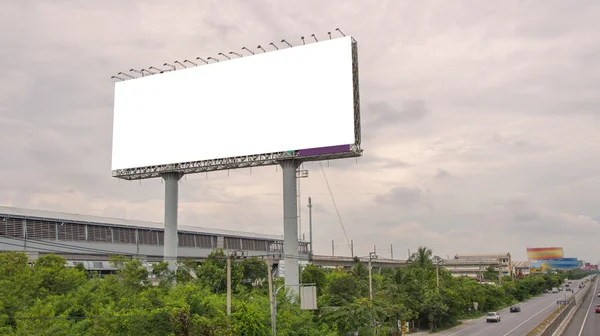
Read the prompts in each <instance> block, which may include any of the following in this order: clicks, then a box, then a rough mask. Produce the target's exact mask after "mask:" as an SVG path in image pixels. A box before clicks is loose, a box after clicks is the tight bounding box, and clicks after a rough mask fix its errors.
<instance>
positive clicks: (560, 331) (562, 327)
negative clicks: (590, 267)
mask: <svg viewBox="0 0 600 336" xmlns="http://www.w3.org/2000/svg"><path fill="white" fill-rule="evenodd" d="M595 281H596V277H595V276H594V277H593V278H592V281H590V283H589V286H586V291H585V293H584V294H583V295H582V296H581V299H580V300H579V303H578V304H577V306H576V307H575V309H573V311H572V314H570V315H568V316H567V317H566V318H565V320H564V321H563V322H562V323H561V324H560V325H559V326H558V329H557V330H556V332H555V333H554V335H555V336H562V335H563V334H564V333H565V331H566V330H567V328H568V327H569V325H570V324H571V321H572V320H573V317H574V316H575V314H577V312H578V311H579V309H581V306H582V305H583V303H584V302H585V299H586V298H587V296H588V295H589V294H590V292H591V290H592V284H593V283H595ZM592 295H593V293H592Z"/></svg>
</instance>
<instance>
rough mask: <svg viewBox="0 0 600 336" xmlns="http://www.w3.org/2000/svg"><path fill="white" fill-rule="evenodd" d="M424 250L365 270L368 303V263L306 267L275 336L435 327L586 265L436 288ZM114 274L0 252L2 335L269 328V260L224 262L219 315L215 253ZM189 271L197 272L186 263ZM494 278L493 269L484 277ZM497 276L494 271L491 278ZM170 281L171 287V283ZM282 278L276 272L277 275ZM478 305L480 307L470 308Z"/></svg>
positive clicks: (131, 265) (122, 267)
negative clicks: (311, 289)
mask: <svg viewBox="0 0 600 336" xmlns="http://www.w3.org/2000/svg"><path fill="white" fill-rule="evenodd" d="M431 255H432V254H431V251H430V250H428V249H426V248H420V249H419V251H418V252H417V254H416V255H415V257H414V260H412V261H411V265H410V266H409V267H405V268H399V269H373V292H374V297H373V300H369V281H368V269H367V267H366V266H365V265H363V264H359V263H357V264H356V265H355V266H354V267H353V268H352V269H350V270H343V269H324V268H320V267H316V266H307V267H305V268H303V271H302V281H303V283H315V284H317V286H318V304H319V310H317V311H302V310H300V308H299V305H298V304H297V303H294V302H293V301H291V300H290V299H288V297H287V296H286V295H284V294H283V293H284V290H282V291H280V293H279V295H278V298H277V300H278V301H277V302H278V309H277V316H278V317H277V331H278V333H277V334H278V335H315V336H316V335H319V336H321V335H346V334H347V333H348V332H353V331H358V332H359V335H391V334H393V333H398V330H397V329H398V325H397V322H398V321H399V320H401V321H412V323H413V324H414V325H415V326H416V327H418V328H421V329H432V330H435V329H438V330H439V329H442V328H447V327H450V326H453V325H456V324H458V323H459V320H460V319H463V318H470V317H475V316H479V315H480V314H481V312H487V311H493V310H496V309H498V308H500V307H503V306H506V305H509V304H511V303H513V302H516V301H520V300H524V299H526V298H528V297H530V296H533V295H537V294H540V293H541V292H542V290H543V289H547V288H552V287H557V286H558V285H559V284H560V283H561V282H562V281H563V279H564V278H565V277H568V278H570V279H578V278H581V277H583V276H585V275H587V273H586V272H582V271H570V272H566V273H558V274H553V275H537V276H527V277H524V278H522V279H520V280H513V279H512V278H510V277H505V278H503V279H502V286H497V285H493V284H479V283H478V282H477V281H475V280H473V279H469V278H462V277H461V278H456V277H452V276H451V275H450V273H448V272H447V271H445V270H443V269H442V268H440V270H439V277H440V287H439V288H438V287H437V286H436V272H435V266H434V265H433V264H432V261H431ZM112 262H113V264H114V265H116V266H118V267H119V270H118V272H117V274H114V275H109V276H106V277H104V278H99V277H97V276H93V275H90V274H88V273H86V271H85V270H83V269H82V268H78V267H76V268H68V267H66V266H65V260H64V259H63V258H61V257H59V256H55V255H46V256H43V257H41V258H39V259H38V260H36V261H35V263H34V264H33V266H31V265H28V262H27V257H26V255H25V254H23V253H18V252H10V253H9V252H7V253H0V334H1V335H59V336H60V335H134V336H135V335H144V336H151V335H219V336H227V335H248V336H253V335H270V334H271V328H270V306H269V299H268V285H267V281H266V278H267V267H266V265H265V263H264V262H263V261H262V260H258V259H241V260H236V261H234V262H233V265H232V289H233V299H232V314H231V316H227V314H226V269H225V267H226V260H225V256H224V254H223V252H222V251H218V252H215V253H213V254H212V255H211V256H210V257H209V258H208V259H207V260H206V261H204V262H203V263H202V265H200V266H197V265H196V264H195V263H190V262H185V263H182V264H181V266H182V267H180V271H178V272H177V274H172V273H171V272H170V271H169V270H168V268H167V265H166V264H165V263H159V264H157V265H155V266H154V268H153V271H152V273H153V274H152V276H153V280H155V281H153V283H152V282H151V281H150V280H149V271H148V270H147V269H146V268H145V267H144V266H143V264H142V263H141V262H140V261H139V260H125V259H124V258H122V257H121V258H114V259H113V260H112ZM186 268H187V269H193V270H194V271H195V274H196V275H197V278H194V277H192V276H191V275H190V273H189V272H187V271H185V270H184V269H186ZM487 276H488V277H489V278H492V280H497V279H493V277H494V275H493V274H492V272H490V274H487ZM496 277H497V275H496ZM174 278H176V279H177V283H176V285H174V286H172V280H173V279H174ZM275 284H276V285H280V284H281V280H280V279H276V280H275ZM473 302H477V303H478V304H479V312H476V311H474V310H473Z"/></svg>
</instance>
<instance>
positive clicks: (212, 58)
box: [206, 56, 219, 62]
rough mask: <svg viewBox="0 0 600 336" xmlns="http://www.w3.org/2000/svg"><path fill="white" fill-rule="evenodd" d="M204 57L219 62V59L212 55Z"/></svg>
mask: <svg viewBox="0 0 600 336" xmlns="http://www.w3.org/2000/svg"><path fill="white" fill-rule="evenodd" d="M206 59H209V60H213V61H217V62H219V60H218V59H216V58H214V57H212V56H210V57H207V58H206Z"/></svg>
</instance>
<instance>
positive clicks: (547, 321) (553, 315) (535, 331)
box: [527, 307, 562, 336]
mask: <svg viewBox="0 0 600 336" xmlns="http://www.w3.org/2000/svg"><path fill="white" fill-rule="evenodd" d="M561 309H562V308H560V307H559V308H557V309H556V310H554V311H553V312H552V313H551V314H550V315H548V317H546V319H545V320H543V321H542V323H540V324H538V325H537V327H535V328H533V329H532V330H531V331H530V332H529V333H527V336H535V335H539V334H540V333H541V332H542V331H544V329H546V327H547V326H549V325H550V323H552V321H554V319H555V318H556V317H557V316H558V314H560V312H561Z"/></svg>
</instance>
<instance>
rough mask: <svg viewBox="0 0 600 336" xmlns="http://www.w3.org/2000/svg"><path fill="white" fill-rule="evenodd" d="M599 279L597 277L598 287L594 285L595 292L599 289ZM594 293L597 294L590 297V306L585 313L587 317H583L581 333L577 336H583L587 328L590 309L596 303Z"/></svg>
mask: <svg viewBox="0 0 600 336" xmlns="http://www.w3.org/2000/svg"><path fill="white" fill-rule="evenodd" d="M598 280H600V279H596V287H594V293H597V290H598ZM594 295H595V294H592V297H591V298H590V306H589V307H588V310H587V313H586V314H585V317H584V318H583V323H582V324H581V329H579V334H577V336H581V335H582V334H583V329H584V328H585V322H586V321H587V318H588V316H589V315H590V310H591V309H592V304H594Z"/></svg>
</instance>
